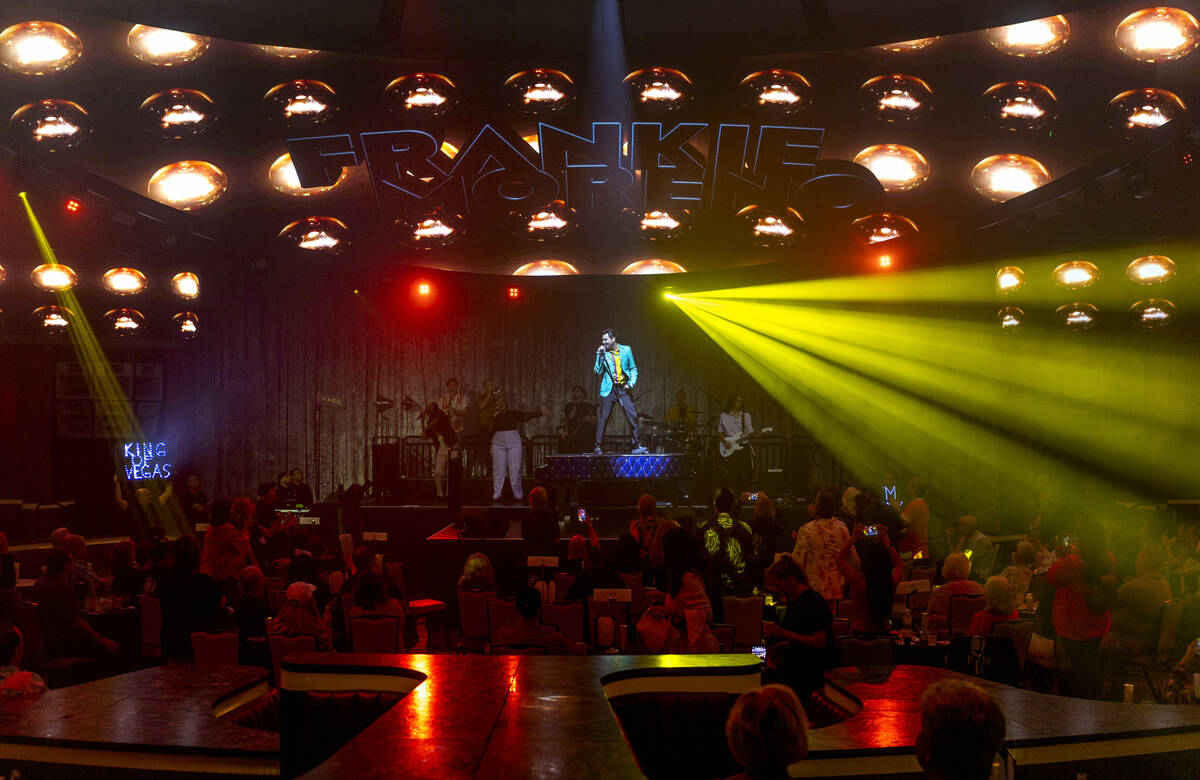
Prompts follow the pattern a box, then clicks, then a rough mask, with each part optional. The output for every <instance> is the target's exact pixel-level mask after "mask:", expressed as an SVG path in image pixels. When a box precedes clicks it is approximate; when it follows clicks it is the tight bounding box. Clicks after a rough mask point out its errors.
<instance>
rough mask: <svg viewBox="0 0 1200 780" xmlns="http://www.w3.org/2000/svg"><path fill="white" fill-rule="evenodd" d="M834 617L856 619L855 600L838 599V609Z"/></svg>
mask: <svg viewBox="0 0 1200 780" xmlns="http://www.w3.org/2000/svg"><path fill="white" fill-rule="evenodd" d="M833 616H834V617H840V618H852V617H854V600H853V599H838V600H837V608H836V611H835V612H834V614H833Z"/></svg>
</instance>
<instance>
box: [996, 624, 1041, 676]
mask: <svg viewBox="0 0 1200 780" xmlns="http://www.w3.org/2000/svg"><path fill="white" fill-rule="evenodd" d="M992 634H993V635H994V636H1006V637H1008V638H1009V639H1011V640H1012V643H1013V649H1014V650H1016V651H1017V663H1018V664H1019V665H1020V668H1022V669H1024V668H1025V659H1026V658H1028V657H1029V643H1030V641H1031V640H1032V639H1033V621H1032V620H1001V621H999V622H996V623H993V624H992Z"/></svg>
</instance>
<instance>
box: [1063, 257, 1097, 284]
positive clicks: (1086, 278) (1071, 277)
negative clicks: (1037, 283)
mask: <svg viewBox="0 0 1200 780" xmlns="http://www.w3.org/2000/svg"><path fill="white" fill-rule="evenodd" d="M1051 275H1052V276H1053V277H1054V282H1055V284H1057V285H1059V286H1060V287H1066V288H1067V289H1068V290H1078V289H1080V288H1081V287H1090V286H1091V285H1093V284H1095V283H1096V280H1097V279H1099V278H1100V269H1099V268H1097V267H1096V264H1095V263H1089V262H1088V261H1087V260H1072V261H1070V262H1067V263H1062V264H1061V265H1059V266H1058V267H1057V268H1055V269H1054V272H1053V273H1052V274H1051Z"/></svg>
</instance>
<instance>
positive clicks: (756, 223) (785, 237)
mask: <svg viewBox="0 0 1200 780" xmlns="http://www.w3.org/2000/svg"><path fill="white" fill-rule="evenodd" d="M737 221H738V232H739V233H741V234H742V235H743V236H745V237H746V238H748V239H750V242H751V243H752V244H754V245H755V246H761V247H779V246H791V245H792V244H795V243H796V242H797V241H799V240H800V239H801V238H802V237H803V236H804V218H803V217H802V216H800V212H798V211H796V210H795V209H793V208H788V209H784V210H782V211H778V210H772V209H767V208H764V207H762V206H746V207H745V208H743V209H742V210H741V211H739V212H738V213H737Z"/></svg>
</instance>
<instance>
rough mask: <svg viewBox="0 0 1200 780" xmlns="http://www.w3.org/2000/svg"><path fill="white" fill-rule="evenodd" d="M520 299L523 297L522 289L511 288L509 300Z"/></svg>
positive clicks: (509, 289)
mask: <svg viewBox="0 0 1200 780" xmlns="http://www.w3.org/2000/svg"><path fill="white" fill-rule="evenodd" d="M520 297H521V288H520V287H509V288H508V298H509V300H516V299H517V298H520Z"/></svg>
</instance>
